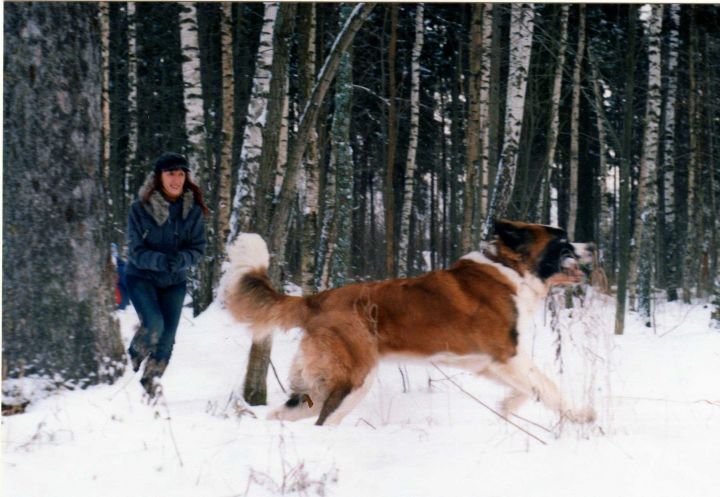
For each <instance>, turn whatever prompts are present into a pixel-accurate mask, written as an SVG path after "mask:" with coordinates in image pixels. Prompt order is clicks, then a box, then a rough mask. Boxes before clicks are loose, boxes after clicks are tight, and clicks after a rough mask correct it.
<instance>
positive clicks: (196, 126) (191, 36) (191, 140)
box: [179, 2, 207, 174]
mask: <svg viewBox="0 0 720 497" xmlns="http://www.w3.org/2000/svg"><path fill="white" fill-rule="evenodd" d="M179 17H180V19H179V22H180V47H181V50H182V56H183V62H182V75H183V89H184V91H183V100H184V104H185V131H186V133H187V138H188V147H187V151H186V155H187V158H188V161H189V162H190V165H191V167H192V168H193V171H194V172H195V173H196V174H198V173H199V172H200V171H203V170H204V169H205V167H206V164H207V153H206V149H205V144H206V142H207V137H206V133H205V113H204V110H203V93H202V85H201V82H200V45H199V43H198V21H197V9H196V8H195V3H194V2H182V3H180V13H179Z"/></svg>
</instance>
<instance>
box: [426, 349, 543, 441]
mask: <svg viewBox="0 0 720 497" xmlns="http://www.w3.org/2000/svg"><path fill="white" fill-rule="evenodd" d="M430 364H432V365H433V367H434V368H435V369H437V370H438V371H440V374H442V375H443V376H444V377H445V379H446V380H448V381H449V382H450V383H452V384H453V385H455V387H456V388H457V389H458V390H460V391H461V392H462V393H464V394H465V395H467V396H468V397H470V398H471V399H473V400H474V401H475V402H477V403H478V404H480V405H481V406H483V407H484V408H485V409H487V410H488V411H490V412H491V413H493V414H494V415H496V416H497V417H498V418H500V419H502V420H503V421H505V422H507V423H508V424H510V425H512V426H514V427H515V428H517V429H518V430H520V431H521V432H523V433H525V434H526V435H527V436H529V437H530V438H533V439H535V440H537V441H538V442H540V443H541V444H543V445H547V442H545V441H544V440H543V439H541V438H540V437H538V436H536V435H533V434H532V433H530V432H529V431H527V430H526V429H525V428H523V427H522V426H520V425H519V424H517V423H514V422H513V421H511V420H510V419H508V418H507V417H505V416H503V415H502V414H501V413H499V412H498V411H496V410H495V409H493V408H492V407H490V406H489V405H487V404H486V403H485V402H483V401H482V400H480V399H478V398H477V397H475V396H474V395H473V394H471V393H470V392H468V391H467V390H465V389H464V388H463V387H462V386H461V385H460V384H459V383H457V382H456V381H455V380H453V379H452V378H450V376H448V375H447V373H445V371H443V370H442V369H440V367H438V365H437V364H435V363H434V362H431V363H430Z"/></svg>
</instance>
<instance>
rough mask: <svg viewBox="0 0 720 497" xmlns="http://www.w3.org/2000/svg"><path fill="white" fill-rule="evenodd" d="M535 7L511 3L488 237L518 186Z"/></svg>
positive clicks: (487, 229)
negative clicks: (501, 125) (501, 135)
mask: <svg viewBox="0 0 720 497" xmlns="http://www.w3.org/2000/svg"><path fill="white" fill-rule="evenodd" d="M534 17H535V11H534V8H533V5H532V4H520V3H514V4H512V12H511V20H510V62H509V68H508V89H507V95H506V102H505V137H504V141H503V151H502V154H501V157H500V162H499V164H498V169H497V175H496V180H495V187H494V189H493V195H492V202H491V204H490V208H489V209H488V215H487V218H486V221H485V228H484V230H483V240H486V239H487V237H488V235H489V232H490V227H491V225H492V218H493V217H495V216H498V217H502V216H503V215H505V212H506V210H507V207H508V205H509V203H510V199H511V197H512V191H513V187H514V186H515V173H516V171H517V161H518V150H519V147H520V134H521V132H522V125H523V117H524V109H525V90H526V88H527V78H528V68H529V67H530V56H531V54H532V39H533V30H534V27H535V22H534Z"/></svg>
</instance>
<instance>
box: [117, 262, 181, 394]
mask: <svg viewBox="0 0 720 497" xmlns="http://www.w3.org/2000/svg"><path fill="white" fill-rule="evenodd" d="M126 282H127V288H128V293H129V294H130V301H131V302H132V304H133V307H135V310H136V311H137V313H138V316H140V322H141V326H140V328H139V329H138V330H137V332H136V333H135V336H134V337H133V339H132V342H130V348H129V349H128V353H129V354H130V359H131V360H132V362H133V369H134V370H135V371H137V370H138V369H139V367H140V364H141V363H142V361H143V360H144V359H145V358H146V357H148V362H147V363H146V364H145V371H144V373H143V378H142V379H141V380H140V382H141V383H142V384H143V387H145V389H146V390H147V391H148V393H149V394H151V395H152V394H153V392H151V391H150V390H152V386H153V383H154V379H155V378H159V377H160V376H162V374H163V372H164V371H165V368H166V367H167V363H168V361H169V360H170V356H171V355H172V350H173V346H174V345H175V333H176V331H177V327H178V323H179V322H180V313H181V311H182V305H183V302H184V301H185V291H186V284H185V282H182V283H178V284H177V285H172V286H169V287H165V288H159V287H156V286H155V285H153V284H152V282H150V281H148V280H145V279H142V278H137V277H134V276H126Z"/></svg>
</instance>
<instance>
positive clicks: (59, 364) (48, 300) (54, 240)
mask: <svg viewBox="0 0 720 497" xmlns="http://www.w3.org/2000/svg"><path fill="white" fill-rule="evenodd" d="M3 20H4V35H5V38H4V40H5V42H4V57H5V59H4V61H5V73H4V76H5V83H4V86H3V101H4V106H5V113H4V125H3V233H4V235H5V236H4V238H3V247H2V250H3V257H2V278H3V305H2V328H3V329H2V332H3V337H2V364H3V374H2V376H3V379H9V378H39V379H43V380H46V381H47V383H48V384H49V385H51V386H52V387H55V388H71V389H72V388H83V387H85V386H88V385H93V384H98V383H110V382H112V381H114V380H115V379H116V378H118V377H119V376H120V375H122V373H123V371H124V369H125V362H126V359H125V352H124V350H123V345H122V340H121V337H120V332H119V326H118V323H117V321H116V320H115V318H114V317H113V315H112V312H113V311H114V309H115V302H114V298H113V297H114V282H115V270H114V268H113V266H112V264H111V262H110V237H109V233H108V229H107V227H106V221H107V215H106V214H107V197H106V194H105V191H104V188H103V185H102V179H101V178H102V170H101V158H102V126H103V122H102V118H103V116H102V105H103V102H102V58H101V57H102V56H101V40H100V27H99V21H98V6H97V4H93V3H72V2H69V3H7V4H5V5H4V19H3ZM58 26H61V27H62V29H58Z"/></svg>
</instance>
